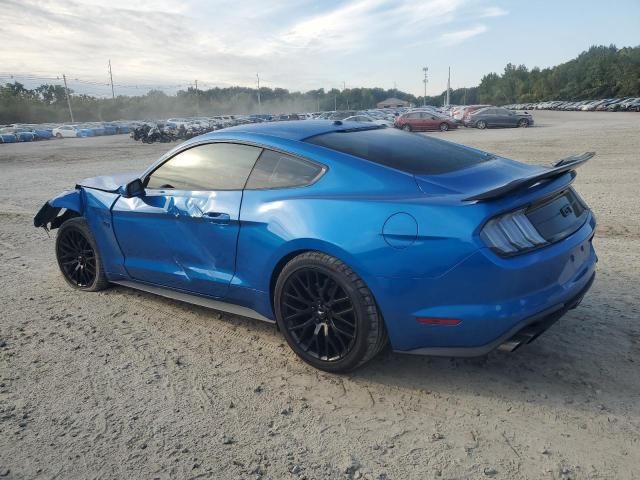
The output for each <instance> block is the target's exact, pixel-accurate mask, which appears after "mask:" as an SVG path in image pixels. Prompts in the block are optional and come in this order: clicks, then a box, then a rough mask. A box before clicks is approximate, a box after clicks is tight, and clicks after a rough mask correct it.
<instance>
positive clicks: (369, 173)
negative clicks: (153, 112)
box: [34, 120, 596, 372]
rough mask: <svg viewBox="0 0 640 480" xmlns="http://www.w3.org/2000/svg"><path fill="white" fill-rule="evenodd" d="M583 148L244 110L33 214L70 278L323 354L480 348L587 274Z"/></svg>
mask: <svg viewBox="0 0 640 480" xmlns="http://www.w3.org/2000/svg"><path fill="white" fill-rule="evenodd" d="M591 156H593V154H584V155H581V156H574V157H570V158H566V159H564V160H561V161H559V162H558V163H556V164H555V166H554V167H553V168H545V167H540V166H533V165H528V164H523V163H519V162H515V161H513V160H508V159H504V158H500V157H497V156H494V155H491V154H488V153H485V152H482V151H479V150H476V149H472V148H468V147H465V146H462V145H457V144H454V143H450V142H445V141H442V140H438V139H436V138H432V137H427V136H423V135H413V134H407V133H405V132H402V131H399V130H397V129H394V128H383V127H379V126H374V125H363V124H360V123H356V122H333V121H316V120H308V121H304V122H300V121H296V122H283V123H261V124H252V125H243V126H239V127H233V128H229V129H224V130H220V131H217V132H214V133H209V134H207V135H204V136H199V137H197V138H194V139H192V140H189V141H187V142H185V143H183V144H181V145H179V146H177V147H176V148H174V149H173V150H171V151H170V152H169V153H167V154H166V155H164V156H163V157H161V158H160V159H159V160H158V161H157V162H155V163H154V164H153V165H151V166H149V167H148V168H147V169H145V171H144V172H142V173H139V174H129V175H116V176H102V177H95V178H90V179H86V180H82V181H79V182H78V183H77V186H76V187H75V189H73V190H70V191H66V192H63V193H61V194H60V195H58V196H56V197H54V198H52V199H50V200H49V201H48V202H47V203H46V204H45V205H44V206H43V207H42V208H41V209H40V210H39V211H38V213H37V214H36V216H35V218H34V225H35V226H36V227H45V226H46V227H49V228H52V229H54V228H58V229H59V230H58V234H57V238H56V246H55V252H56V256H57V260H58V265H59V267H60V270H61V273H62V275H63V277H64V279H65V280H66V282H67V283H68V284H69V285H70V286H71V287H73V288H75V289H78V290H83V291H96V290H101V289H103V288H106V287H107V286H108V285H109V284H110V283H116V284H121V285H126V286H128V287H133V288H137V289H141V290H146V291H150V292H153V293H156V294H160V295H164V296H167V297H171V298H176V299H180V300H182V301H187V302H193V303H196V304H199V305H204V306H210V307H213V308H216V309H219V310H225V311H230V312H234V313H236V314H240V315H245V316H249V317H253V318H259V319H261V320H266V321H269V322H276V323H277V324H278V326H279V330H280V331H281V332H282V334H283V335H284V337H285V339H286V341H287V342H288V343H289V345H290V346H291V348H292V349H293V350H294V351H295V352H296V353H297V354H298V355H299V356H300V357H301V358H302V359H303V360H305V361H306V362H308V363H309V364H311V365H313V366H315V367H317V368H320V369H323V370H327V371H333V372H338V371H347V370H351V369H353V368H356V367H358V366H360V365H362V364H364V363H365V362H367V361H368V360H370V359H372V358H373V357H374V356H375V355H376V354H377V353H378V352H379V351H380V350H381V349H382V348H384V346H385V345H386V344H387V343H390V344H391V348H393V349H394V350H396V351H400V352H406V353H417V354H430V355H447V356H456V355H463V356H470V355H471V356H472V355H483V354H486V353H487V352H489V351H491V350H494V349H496V348H497V347H499V346H501V347H502V348H503V349H511V350H513V349H514V348H516V347H518V346H519V345H521V344H524V343H528V342H530V341H532V340H533V339H535V338H536V337H538V336H539V334H541V333H542V332H543V331H545V330H546V329H547V328H549V327H550V326H551V325H552V324H553V323H554V322H555V321H556V320H558V319H559V318H560V317H561V316H562V315H563V314H564V313H565V312H567V311H568V310H569V309H571V308H575V307H576V306H577V305H578V304H579V303H580V301H581V300H582V298H583V296H584V295H585V293H586V291H587V290H588V289H589V287H590V285H591V283H592V281H593V278H594V272H595V264H596V255H595V252H594V249H593V246H592V238H593V235H594V231H595V220H594V216H593V215H592V213H591V211H590V210H589V208H588V207H587V206H586V204H585V203H584V202H583V200H582V199H580V197H579V196H578V194H577V193H576V192H575V191H574V190H573V188H572V187H571V182H572V180H573V178H574V176H575V173H574V171H575V169H576V168H577V167H578V166H579V165H581V164H583V163H584V162H586V161H587V160H588V159H589V158H591ZM354 178H357V181H354Z"/></svg>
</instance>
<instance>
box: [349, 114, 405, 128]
mask: <svg viewBox="0 0 640 480" xmlns="http://www.w3.org/2000/svg"><path fill="white" fill-rule="evenodd" d="M343 122H367V123H375V124H376V125H383V126H385V127H393V122H390V121H389V120H380V119H377V118H373V117H370V116H369V115H352V116H351V117H347V118H345V119H344V120H343Z"/></svg>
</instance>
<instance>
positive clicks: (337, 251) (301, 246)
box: [269, 239, 375, 314]
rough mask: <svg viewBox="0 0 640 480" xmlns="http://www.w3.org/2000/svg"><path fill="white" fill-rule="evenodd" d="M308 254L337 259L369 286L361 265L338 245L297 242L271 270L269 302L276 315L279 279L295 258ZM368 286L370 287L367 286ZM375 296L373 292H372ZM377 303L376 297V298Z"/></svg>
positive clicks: (291, 243)
mask: <svg viewBox="0 0 640 480" xmlns="http://www.w3.org/2000/svg"><path fill="white" fill-rule="evenodd" d="M307 252H318V253H324V254H325V255H330V256H332V257H335V258H337V259H338V260H340V261H341V262H342V263H344V264H345V265H347V266H348V267H349V268H350V269H351V270H353V271H354V272H355V273H356V274H357V275H358V276H359V277H360V279H362V281H363V282H364V283H365V285H367V281H366V278H367V275H366V274H364V272H362V271H361V270H362V269H361V267H360V265H358V262H357V261H356V260H355V258H354V257H353V255H351V254H349V253H348V252H347V251H345V250H343V249H342V248H340V247H339V246H337V245H334V244H332V243H328V242H324V241H321V240H311V241H310V240H309V239H306V240H295V241H292V242H290V243H289V244H288V248H287V249H286V250H284V251H281V252H280V253H279V254H278V256H277V260H276V261H275V262H274V266H273V268H272V269H271V276H270V278H269V301H270V304H271V309H272V311H273V312H274V314H275V308H274V294H275V288H276V282H277V281H278V277H279V276H280V273H281V272H282V270H283V268H284V266H285V265H286V264H287V263H288V262H289V261H290V260H292V259H293V258H295V257H297V256H298V255H301V254H303V253H307ZM367 286H368V285H367ZM372 295H373V292H372ZM374 301H375V296H374Z"/></svg>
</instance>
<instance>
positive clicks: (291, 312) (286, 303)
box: [280, 268, 357, 361]
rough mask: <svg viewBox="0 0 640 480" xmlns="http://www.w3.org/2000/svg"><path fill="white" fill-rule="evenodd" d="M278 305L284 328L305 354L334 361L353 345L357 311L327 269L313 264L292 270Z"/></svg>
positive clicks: (346, 352)
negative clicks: (326, 271)
mask: <svg viewBox="0 0 640 480" xmlns="http://www.w3.org/2000/svg"><path fill="white" fill-rule="evenodd" d="M280 306H281V311H282V318H283V321H284V325H285V328H286V330H287V331H288V332H289V335H290V336H291V337H292V339H293V341H294V342H295V343H296V344H297V345H298V348H299V349H300V350H302V351H303V352H305V354H307V355H310V356H313V357H314V358H317V359H320V360H323V361H336V360H340V359H341V358H343V357H344V356H346V355H347V354H348V353H349V352H350V351H351V349H352V348H353V346H354V343H355V339H356V325H357V318H356V311H355V308H354V305H353V302H352V300H351V298H350V297H349V295H348V294H347V293H346V291H345V289H344V287H342V286H341V284H340V283H339V281H338V280H337V279H336V278H335V277H334V276H333V275H331V274H330V273H325V271H322V270H320V269H316V268H302V269H300V270H297V271H295V272H294V273H292V274H291V275H290V276H289V277H288V278H287V280H286V282H285V284H284V286H283V290H282V294H281V297H280ZM336 307H337V308H336Z"/></svg>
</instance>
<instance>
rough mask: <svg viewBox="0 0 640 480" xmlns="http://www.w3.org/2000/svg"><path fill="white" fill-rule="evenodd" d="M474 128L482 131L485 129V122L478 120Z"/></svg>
mask: <svg viewBox="0 0 640 480" xmlns="http://www.w3.org/2000/svg"><path fill="white" fill-rule="evenodd" d="M476 127H478V128H479V129H480V130H484V129H485V128H487V122H485V121H484V120H480V121H479V122H478V123H476Z"/></svg>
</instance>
